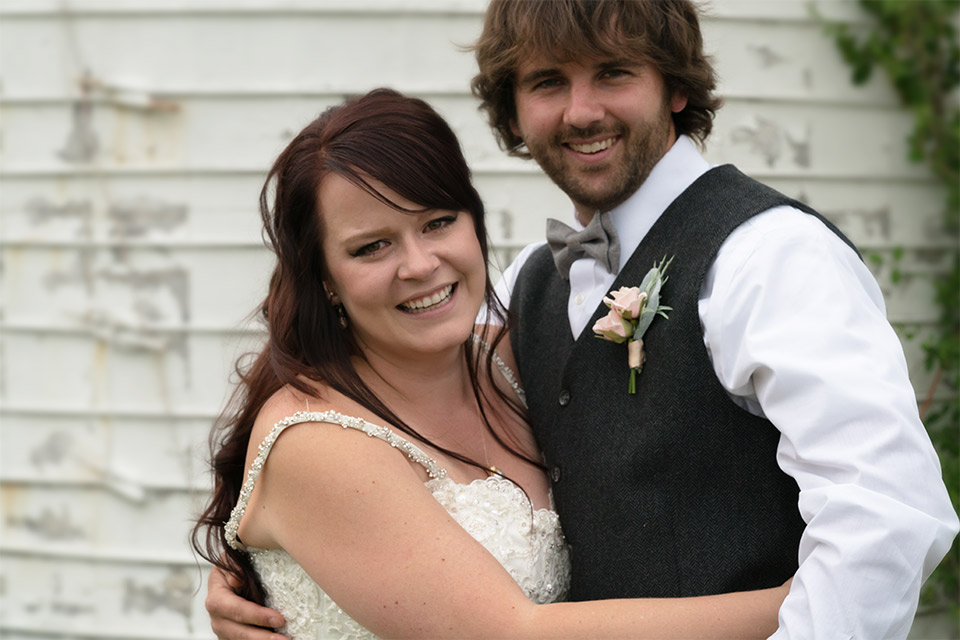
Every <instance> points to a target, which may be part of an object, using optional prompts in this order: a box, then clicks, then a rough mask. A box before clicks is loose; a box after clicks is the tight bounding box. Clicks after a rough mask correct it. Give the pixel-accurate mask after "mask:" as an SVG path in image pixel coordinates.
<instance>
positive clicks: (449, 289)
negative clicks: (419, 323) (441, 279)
mask: <svg viewBox="0 0 960 640" xmlns="http://www.w3.org/2000/svg"><path fill="white" fill-rule="evenodd" d="M456 289H457V283H452V284H448V285H445V286H442V287H440V288H439V289H437V290H435V291H432V292H430V293H428V294H426V295H422V296H419V295H418V296H417V297H415V298H411V299H410V300H407V301H406V302H401V303H400V304H398V305H397V309H399V310H400V311H403V312H405V313H413V314H418V313H425V312H427V311H432V310H434V309H439V308H440V307H442V306H444V305H445V304H447V303H448V302H450V300H451V299H452V298H453V293H454V291H456Z"/></svg>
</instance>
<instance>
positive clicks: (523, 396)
mask: <svg viewBox="0 0 960 640" xmlns="http://www.w3.org/2000/svg"><path fill="white" fill-rule="evenodd" d="M470 337H471V338H473V341H474V342H476V343H477V344H479V345H480V346H481V347H483V351H484V353H486V352H488V351H490V345H489V344H487V341H486V340H484V339H483V338H481V337H480V336H478V335H477V334H475V333H471V334H470ZM493 362H494V364H496V365H497V369H499V370H500V375H502V376H503V379H504V380H506V381H507V383H508V384H509V385H510V386H511V387H513V392H514V393H515V394H517V398H518V399H519V400H520V404H522V405H523V408H524V409H528V408H529V407H527V392H526V391H524V390H523V387H521V386H520V383H519V382H517V376H516V374H514V373H513V369H511V368H510V367H508V366H507V363H506V362H504V361H503V358H501V357H500V354H499V353H497V352H496V351H494V352H493Z"/></svg>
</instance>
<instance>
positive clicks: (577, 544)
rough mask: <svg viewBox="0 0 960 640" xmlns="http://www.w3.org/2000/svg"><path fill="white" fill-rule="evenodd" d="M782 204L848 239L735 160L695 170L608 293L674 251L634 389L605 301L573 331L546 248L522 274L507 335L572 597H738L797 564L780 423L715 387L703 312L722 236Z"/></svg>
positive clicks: (797, 521) (774, 581) (564, 289)
mask: <svg viewBox="0 0 960 640" xmlns="http://www.w3.org/2000/svg"><path fill="white" fill-rule="evenodd" d="M783 204H789V205H792V206H794V207H796V208H798V209H800V210H802V211H805V212H807V213H809V214H811V215H815V216H817V217H819V218H820V219H821V220H823V222H824V223H825V224H826V225H827V226H828V227H829V228H830V229H831V230H833V231H834V232H835V233H837V234H838V235H840V236H841V237H843V236H842V234H840V232H839V231H837V229H836V228H835V227H834V226H833V225H831V224H830V223H829V222H828V221H826V220H825V219H823V218H822V217H821V216H819V214H817V213H816V212H814V211H812V210H811V209H810V208H809V207H807V206H805V205H803V204H801V203H799V202H795V201H793V200H791V199H789V198H787V197H786V196H784V195H782V194H780V193H778V192H776V191H774V190H772V189H770V188H768V187H766V186H764V185H762V184H760V183H758V182H756V181H754V180H752V179H750V178H748V177H747V176H745V175H743V174H742V173H740V172H739V171H738V170H737V169H736V168H734V167H733V166H732V165H725V166H722V167H717V168H714V169H712V170H710V171H708V172H707V173H706V174H704V175H703V176H701V177H700V178H699V179H698V180H697V181H696V182H695V183H694V184H693V185H691V186H690V187H689V188H688V189H687V190H686V191H684V193H682V194H681V195H680V196H679V197H678V198H677V199H676V200H675V201H674V202H673V203H672V204H671V205H670V207H669V208H667V210H666V211H665V212H664V213H663V215H662V216H661V217H660V219H659V220H658V221H657V222H656V224H655V225H654V226H653V228H652V229H651V230H650V232H649V233H648V234H647V236H646V238H644V240H643V242H642V243H641V244H640V246H639V247H638V248H637V250H636V251H635V252H634V254H633V255H632V256H631V258H630V260H629V261H628V262H627V264H626V266H625V267H624V269H623V271H622V272H621V273H620V274H619V276H618V277H617V279H616V281H615V282H614V284H613V286H612V287H611V288H612V289H616V288H618V287H620V286H637V285H639V284H640V281H641V280H642V278H643V276H644V274H645V273H646V272H647V271H648V270H649V269H650V268H651V267H652V266H653V265H654V264H655V263H656V262H658V261H659V260H660V259H662V258H663V257H665V256H666V257H670V256H674V258H675V259H674V261H673V264H671V265H670V268H669V270H668V272H667V275H668V276H669V281H668V282H667V283H666V285H665V286H664V288H663V290H662V293H661V303H662V304H665V305H668V306H671V307H673V311H671V312H670V314H669V315H670V318H669V319H667V320H665V319H663V318H657V319H655V320H654V321H653V324H652V325H651V326H650V328H649V329H648V330H647V333H646V335H645V336H644V345H645V351H646V363H645V365H644V368H643V372H642V373H641V374H640V375H639V376H638V379H637V393H636V395H629V394H628V393H627V382H628V377H629V370H628V367H627V348H626V346H625V345H622V344H615V343H612V342H608V341H606V340H601V339H599V338H596V337H594V335H593V332H592V331H591V330H590V327H591V326H592V325H593V322H594V321H596V320H597V319H598V318H600V317H601V316H603V315H605V314H606V312H607V308H606V307H605V306H604V305H602V304H601V305H600V307H599V308H598V309H597V310H596V311H595V313H594V315H593V318H592V320H591V321H590V324H588V325H587V329H586V330H585V331H584V332H583V333H582V334H581V336H580V338H579V339H578V340H574V339H573V337H572V336H571V334H570V325H569V321H568V319H567V310H566V306H567V299H568V297H569V293H570V285H569V282H568V281H566V280H564V279H562V278H561V277H560V276H559V275H558V274H557V271H556V269H555V267H554V265H553V260H552V257H551V255H550V251H549V249H548V248H547V247H543V248H542V249H540V250H539V251H537V252H535V253H534V254H533V255H532V256H531V257H530V258H529V260H528V261H527V263H526V264H525V265H524V267H523V269H522V270H521V273H520V276H519V279H518V281H517V284H516V287H515V289H514V292H513V296H512V303H511V311H512V312H513V313H514V314H515V316H516V323H515V324H514V328H513V329H512V331H511V340H512V344H513V349H514V352H515V354H516V356H517V359H518V361H519V369H520V375H521V378H522V380H523V385H524V387H525V388H526V392H527V399H528V402H529V406H530V411H529V417H530V421H531V423H532V425H533V428H534V432H535V434H536V437H537V441H538V443H539V445H540V447H541V449H542V450H543V453H544V456H545V459H546V463H547V465H548V469H549V473H550V476H551V480H552V483H553V493H554V499H555V501H556V506H557V510H558V511H559V513H560V517H561V523H562V525H563V530H564V533H565V534H566V536H567V540H568V541H569V543H570V544H571V548H572V561H573V580H572V587H571V597H572V599H574V600H592V599H602V598H622V597H677V596H696V595H703V594H712V593H721V592H727V591H742V590H748V589H756V588H763V587H770V586H775V585H779V584H781V583H782V582H783V581H785V580H786V579H787V578H789V577H790V576H791V575H792V574H793V573H794V572H796V570H797V549H798V543H799V540H800V534H801V532H802V530H803V527H804V523H803V521H802V520H801V518H800V515H799V512H798V508H797V499H798V494H799V490H798V487H797V485H796V482H795V481H794V480H793V479H792V478H790V477H789V476H787V475H786V474H784V473H783V472H782V471H781V470H780V468H779V467H778V466H777V463H776V457H775V456H776V449H777V444H778V442H779V437H780V433H779V432H778V431H777V429H776V428H775V427H774V426H773V425H772V424H771V423H770V422H768V421H767V420H765V419H762V418H758V417H755V416H753V415H751V414H749V413H747V412H746V411H744V410H742V409H740V408H739V407H737V406H736V405H735V404H734V403H733V402H732V401H731V400H730V398H729V396H728V395H727V393H726V392H725V391H724V389H723V388H722V387H721V386H720V384H719V382H718V381H717V378H716V374H715V373H714V371H713V367H712V365H711V363H710V360H709V358H708V356H707V352H706V348H705V347H704V344H703V331H702V329H701V326H700V319H699V316H698V311H697V301H698V298H699V292H700V285H701V283H702V281H703V279H704V276H705V274H706V272H707V270H708V269H709V267H710V265H711V264H712V263H713V260H714V257H715V255H716V253H717V250H718V249H719V247H720V245H721V243H722V242H723V241H724V239H725V238H726V237H727V236H728V235H729V234H730V232H731V231H733V230H734V229H735V228H736V227H737V226H739V225H740V224H741V223H742V222H744V221H745V220H747V219H749V218H750V217H752V216H754V215H756V214H758V213H760V212H762V211H765V210H767V209H770V208H772V207H775V206H778V205H783ZM844 240H846V239H844ZM847 242H848V244H849V241H847ZM851 246H852V245H851ZM773 286H775V283H774V285H773Z"/></svg>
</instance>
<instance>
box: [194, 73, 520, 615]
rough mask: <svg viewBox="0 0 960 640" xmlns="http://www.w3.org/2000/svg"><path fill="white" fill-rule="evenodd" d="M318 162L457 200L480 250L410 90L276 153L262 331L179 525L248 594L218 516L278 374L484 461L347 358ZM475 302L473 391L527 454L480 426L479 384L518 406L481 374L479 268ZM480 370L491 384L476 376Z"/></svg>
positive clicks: (358, 102) (441, 146)
mask: <svg viewBox="0 0 960 640" xmlns="http://www.w3.org/2000/svg"><path fill="white" fill-rule="evenodd" d="M330 174H336V175H339V176H342V177H343V178H345V179H347V180H349V181H351V182H352V183H354V184H355V185H357V186H358V187H360V188H363V189H365V190H366V191H367V192H369V193H370V194H371V195H373V196H374V197H376V198H378V199H380V200H381V201H383V202H384V203H386V204H388V205H390V206H391V207H393V208H395V209H397V210H399V211H404V212H412V211H410V210H409V209H404V208H403V207H400V206H399V205H398V204H397V203H394V202H392V201H390V200H389V199H388V198H386V197H384V196H383V194H381V193H379V192H377V190H376V189H374V188H373V187H372V186H371V185H370V183H369V182H368V179H369V178H373V179H374V180H377V181H379V182H381V183H383V184H384V185H386V186H387V187H389V188H390V189H392V190H393V191H394V192H396V193H398V194H399V195H401V196H403V197H404V198H405V199H406V200H408V201H410V202H415V203H418V204H419V205H420V206H422V207H423V210H429V209H443V210H450V211H468V212H469V213H470V215H471V217H472V219H473V224H474V229H475V231H476V234H477V239H478V240H479V242H480V248H481V250H482V253H483V258H484V261H485V262H486V261H487V258H488V247H487V231H486V225H485V221H484V208H483V203H482V202H481V200H480V196H479V195H478V194H477V191H476V189H474V187H473V184H472V183H471V180H470V170H469V168H468V167H467V163H466V161H465V159H464V157H463V153H462V151H461V149H460V144H459V142H458V140H457V137H456V135H455V134H454V133H453V131H452V130H451V129H450V127H449V126H448V125H447V123H446V122H445V121H444V119H443V118H441V117H440V115H439V114H437V112H436V111H434V110H433V109H432V108H431V107H430V106H429V105H428V104H426V103H425V102H423V101H422V100H418V99H416V98H410V97H407V96H403V95H401V94H399V93H397V92H395V91H392V90H389V89H376V90H374V91H371V92H370V93H368V94H366V95H364V96H361V97H357V98H353V99H350V100H347V101H346V102H345V103H344V104H342V105H339V106H336V107H332V108H330V109H327V110H326V111H324V112H323V113H322V114H321V115H320V117H318V118H317V119H316V120H314V121H313V122H311V123H310V124H308V125H307V126H306V127H305V128H304V129H303V131H301V132H300V133H299V134H298V135H297V136H296V138H294V139H293V141H292V142H291V143H290V144H289V145H288V146H287V147H286V149H284V150H283V152H282V153H281V154H280V156H279V157H278V158H277V160H276V162H275V163H274V165H273V167H272V168H271V169H270V171H269V173H268V174H267V179H266V182H265V184H264V187H263V189H262V191H261V192H260V215H261V217H262V218H263V229H264V234H265V236H266V238H265V240H266V241H267V244H268V245H269V247H270V248H271V249H272V250H273V252H274V253H275V254H276V257H277V262H276V267H275V268H274V270H273V274H272V276H271V278H270V285H269V290H268V292H267V296H266V298H265V300H264V301H263V303H262V304H261V305H260V307H259V315H260V316H261V317H262V319H263V321H264V322H265V323H266V325H267V329H268V338H267V342H266V345H265V346H264V347H263V349H262V350H261V351H260V352H259V353H258V354H257V355H256V357H255V359H254V360H253V362H252V364H250V365H249V366H248V367H244V366H242V365H241V362H242V361H243V359H241V361H240V362H238V363H237V367H236V369H237V373H238V375H239V378H240V384H239V385H238V387H237V389H236V390H235V391H234V393H233V396H232V398H231V400H230V403H229V404H228V409H227V410H226V411H224V413H223V414H222V415H221V416H220V418H219V419H218V421H217V423H216V424H215V426H214V428H213V431H212V432H211V436H210V447H211V452H212V459H211V467H212V473H213V480H214V486H213V493H212V495H211V498H210V501H209V503H208V504H207V506H206V508H205V509H204V510H203V512H202V514H201V515H200V516H199V518H198V521H197V524H196V526H195V527H194V529H193V534H192V537H191V542H192V544H193V547H194V549H195V550H196V551H197V552H198V553H199V554H200V555H201V556H202V557H204V558H205V559H207V560H208V561H210V562H212V563H213V564H215V565H217V566H219V567H221V568H223V569H225V570H226V571H228V572H229V573H231V574H233V575H234V576H236V577H237V579H238V580H239V581H240V585H241V586H240V589H239V590H238V593H239V594H240V595H242V596H244V597H245V598H247V599H248V600H253V601H255V602H260V603H262V602H263V600H264V593H263V589H262V587H261V586H260V583H259V581H258V580H257V578H256V574H255V572H254V571H253V568H252V566H251V564H250V561H249V559H248V557H247V555H246V554H245V553H242V552H239V551H236V550H234V549H232V548H230V547H229V546H228V545H227V544H226V540H225V538H224V531H223V525H224V523H225V522H226V521H227V520H228V519H229V517H230V512H231V510H232V509H233V507H234V505H236V503H237V499H238V497H239V495H240V488H241V485H242V483H243V479H244V470H245V466H246V452H247V445H248V441H249V438H250V432H251V430H252V428H253V424H254V421H255V419H256V417H257V414H258V413H259V412H260V410H261V408H262V407H263V405H264V403H266V401H267V400H268V399H269V398H270V396H272V395H273V394H274V393H276V392H277V391H278V390H279V389H281V388H282V387H284V386H285V385H289V386H290V387H293V388H295V389H297V390H299V391H301V392H303V393H305V394H308V395H310V394H312V393H314V392H315V390H314V389H313V387H312V386H310V385H309V384H308V383H307V382H305V381H304V380H311V381H315V382H318V383H320V384H322V385H325V386H327V387H330V388H332V389H335V390H336V391H338V392H340V393H342V394H343V395H345V396H347V397H348V398H351V399H352V400H354V401H356V402H358V403H359V404H360V405H362V406H364V407H366V408H367V409H369V410H370V411H372V412H373V413H374V414H375V415H377V416H379V417H381V418H382V419H383V420H384V421H386V422H388V423H389V424H391V425H392V426H394V427H396V428H397V429H399V430H401V431H403V432H405V433H407V434H409V435H410V436H412V437H414V438H417V439H419V440H421V441H423V442H427V443H428V444H431V445H432V446H434V447H435V448H437V449H439V450H440V451H443V452H444V453H446V454H448V455H450V456H451V457H453V458H456V459H458V460H461V461H463V462H466V463H468V464H471V465H474V466H477V467H480V468H484V467H483V465H481V464H480V463H478V462H477V461H475V460H472V459H470V458H468V457H467V456H464V455H462V454H460V453H458V452H456V451H451V450H448V449H445V448H443V447H439V446H437V445H436V444H435V443H432V442H430V441H429V440H428V439H426V438H424V437H423V436H421V435H420V434H418V433H417V432H416V431H415V430H414V429H413V428H411V427H410V426H409V425H407V424H406V423H404V421H403V420H401V419H400V418H399V417H398V416H397V415H395V414H394V413H393V412H392V411H391V410H390V409H389V408H388V407H387V406H386V405H385V404H384V403H383V402H382V401H381V400H380V399H379V398H378V397H377V396H376V395H375V394H374V393H373V392H372V391H371V390H370V389H369V388H368V387H367V385H366V384H365V383H364V382H363V380H361V378H360V377H359V376H358V375H357V372H356V371H355V370H354V368H353V366H352V364H351V361H350V356H351V355H362V354H361V352H360V350H359V349H358V348H357V344H356V342H355V341H354V338H353V335H352V334H351V332H350V331H349V330H344V329H343V328H342V327H341V326H340V322H339V320H338V317H337V313H336V310H335V309H334V307H333V306H332V305H331V303H330V301H329V299H328V297H327V295H326V292H325V291H324V287H323V282H324V280H325V278H326V276H327V273H326V266H325V265H326V263H325V260H324V256H323V251H322V225H321V222H320V216H321V215H322V211H321V210H320V207H319V198H318V193H319V187H320V183H321V182H322V180H323V179H324V177H325V176H327V175H330ZM485 302H486V305H487V308H488V310H489V313H490V314H491V315H492V317H493V318H496V319H497V320H498V321H499V323H500V324H501V327H502V328H501V329H500V330H499V331H497V332H496V333H495V335H494V336H493V337H492V338H491V340H490V341H491V347H492V348H491V349H490V350H489V351H488V353H487V356H486V358H484V359H480V358H477V357H476V355H475V353H476V351H475V349H474V348H473V347H472V346H471V345H469V344H468V345H467V348H465V349H463V352H464V357H465V358H466V361H467V365H468V366H467V369H468V371H469V372H470V379H471V383H472V385H473V390H474V395H475V397H476V400H477V404H478V406H479V407H480V408H481V412H482V415H483V417H484V422H485V423H486V425H487V428H488V430H489V431H490V432H491V433H492V434H493V436H494V437H495V438H496V439H497V440H498V441H500V442H501V444H504V446H506V447H507V448H508V449H510V450H511V451H513V452H514V453H515V454H516V455H517V456H519V457H521V458H524V459H527V460H529V461H530V462H533V463H534V464H538V465H539V463H538V462H536V461H535V460H530V459H529V458H528V457H527V456H525V455H523V454H521V453H519V452H518V449H517V447H516V446H511V444H508V443H505V442H503V440H502V439H501V437H500V436H499V434H498V433H497V432H496V431H495V430H493V429H490V422H489V420H488V419H487V416H486V412H485V410H484V406H485V404H487V402H485V401H483V400H482V398H483V395H484V393H483V391H482V389H483V388H484V387H486V388H490V389H494V391H495V393H497V394H498V395H499V396H500V399H501V401H503V402H506V404H507V406H509V407H511V408H512V409H513V410H515V411H517V412H518V413H522V408H521V407H520V406H519V404H518V403H517V402H516V399H515V398H512V397H510V396H508V395H507V394H505V393H503V392H502V391H501V390H500V387H499V386H498V385H497V384H496V383H493V370H494V369H495V366H493V363H492V362H491V357H492V355H493V350H494V348H495V347H496V345H497V344H498V343H499V342H500V340H502V338H503V336H504V335H505V334H506V330H507V318H506V315H507V313H506V311H505V310H504V309H503V306H502V305H501V304H500V303H499V301H498V300H497V299H496V296H495V295H494V293H493V286H492V283H491V281H490V274H489V271H488V272H487V281H486V293H485ZM482 371H483V372H485V373H484V374H481V372H482ZM481 375H485V376H487V378H488V381H489V382H490V383H492V384H487V385H481V384H480V379H481Z"/></svg>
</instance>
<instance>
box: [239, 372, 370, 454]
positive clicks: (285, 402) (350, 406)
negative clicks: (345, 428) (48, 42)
mask: <svg viewBox="0 0 960 640" xmlns="http://www.w3.org/2000/svg"><path fill="white" fill-rule="evenodd" d="M307 386H308V387H309V392H307V393H305V392H304V391H301V390H300V389H297V388H295V387H293V386H292V385H286V386H283V387H281V388H280V389H278V390H277V391H276V392H274V394H273V395H272V396H270V397H269V398H268V399H267V401H266V402H265V403H264V404H263V407H261V409H260V411H259V412H258V413H257V418H256V420H255V421H254V425H253V433H252V434H251V441H256V442H259V441H260V440H261V439H262V438H264V437H266V436H267V434H268V433H270V430H271V429H273V427H274V426H275V425H276V424H277V423H278V422H280V421H282V420H284V419H286V418H288V417H290V416H292V415H294V414H296V413H299V412H304V411H305V412H314V411H337V412H339V413H343V414H345V415H357V413H358V412H359V410H361V407H359V405H358V404H357V403H356V402H354V401H353V400H350V399H349V398H347V397H345V396H344V395H342V394H341V393H339V392H337V391H335V390H333V389H331V388H330V387H327V386H326V385H323V384H320V383H316V382H309V381H308V382H307Z"/></svg>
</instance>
